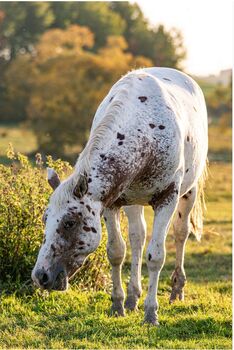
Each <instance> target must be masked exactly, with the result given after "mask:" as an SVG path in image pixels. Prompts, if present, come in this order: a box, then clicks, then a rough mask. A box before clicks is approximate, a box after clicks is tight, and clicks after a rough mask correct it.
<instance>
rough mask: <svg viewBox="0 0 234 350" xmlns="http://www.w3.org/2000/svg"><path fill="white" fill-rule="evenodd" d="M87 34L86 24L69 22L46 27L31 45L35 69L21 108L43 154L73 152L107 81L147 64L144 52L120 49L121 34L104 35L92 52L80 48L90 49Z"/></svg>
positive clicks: (81, 143)
mask: <svg viewBox="0 0 234 350" xmlns="http://www.w3.org/2000/svg"><path fill="white" fill-rule="evenodd" d="M73 34H74V36H75V38H74V40H73V37H72V35H73ZM92 39H93V35H92V33H91V32H90V31H89V30H88V29H87V28H85V27H79V26H75V25H72V26H70V27H68V28H67V29H66V30H61V29H51V30H50V31H47V32H46V33H45V34H43V35H42V37H41V40H40V41H39V43H38V45H37V46H36V52H37V56H36V57H35V58H34V59H33V65H34V70H36V71H37V74H35V75H34V79H35V80H34V82H33V89H32V91H31V95H30V101H29V104H28V107H27V112H28V115H29V118H30V120H31V126H32V128H33V129H34V130H35V133H36V135H37V138H38V144H39V147H40V150H42V151H43V152H44V153H50V154H53V155H55V156H62V157H66V158H69V157H70V159H72V157H73V153H74V154H75V156H77V154H78V152H79V151H80V148H81V147H83V146H84V145H85V143H86V141H87V138H88V132H89V129H90V126H91V121H92V118H93V116H94V114H95V111H96V109H97V106H98V104H99V103H100V101H101V100H102V98H103V97H104V96H105V94H106V93H107V92H108V90H109V88H110V87H111V85H112V84H113V83H114V82H115V81H116V80H117V79H119V77H120V76H121V75H122V74H124V73H125V72H126V71H128V70H129V69H130V68H131V67H133V66H136V65H137V64H140V65H144V66H150V65H152V62H151V61H150V60H148V59H146V58H144V57H134V56H133V55H132V54H131V53H125V50H126V48H127V43H126V41H125V39H124V38H123V37H116V36H110V37H108V38H107V45H106V46H105V47H103V48H101V49H100V50H99V51H98V52H97V53H92V52H88V51H86V50H85V47H87V46H89V47H90V48H91V46H92ZM64 87H65V88H64ZM73 159H74V158H73Z"/></svg>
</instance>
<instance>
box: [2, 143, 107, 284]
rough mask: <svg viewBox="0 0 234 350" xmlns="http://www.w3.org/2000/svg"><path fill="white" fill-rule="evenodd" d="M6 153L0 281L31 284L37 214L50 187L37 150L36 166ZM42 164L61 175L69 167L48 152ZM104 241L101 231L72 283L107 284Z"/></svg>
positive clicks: (40, 226) (38, 239)
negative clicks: (7, 162)
mask: <svg viewBox="0 0 234 350" xmlns="http://www.w3.org/2000/svg"><path fill="white" fill-rule="evenodd" d="M7 156H8V158H10V159H11V161H12V163H11V166H9V167H8V166H4V165H2V164H0V283H1V285H2V286H6V284H7V286H8V287H9V286H10V285H11V286H13V285H14V284H22V283H23V284H25V283H26V282H27V283H29V284H31V282H30V281H31V280H30V276H31V271H32V268H33V266H34V264H35V262H36V258H37V254H38V251H39V248H40V245H41V242H42V239H43V229H44V228H43V224H42V220H41V218H42V214H43V212H44V209H45V206H46V204H47V202H48V198H49V195H50V194H51V189H50V187H49V185H48V184H47V181H46V175H45V170H44V167H43V162H42V159H41V156H40V154H37V155H36V166H34V165H33V164H31V163H30V162H29V160H28V158H27V157H25V156H24V155H22V154H20V153H18V154H15V153H14V150H13V149H12V147H9V149H8V153H7ZM46 164H47V165H48V166H50V167H54V168H55V170H56V171H57V172H58V173H59V175H60V177H61V178H63V177H64V176H65V175H67V173H68V172H70V171H71V166H70V165H69V163H67V162H63V161H61V160H60V159H59V160H56V161H54V160H53V159H52V157H50V156H49V157H47V161H46ZM105 241H106V239H105V235H104V239H103V240H102V243H101V245H100V247H99V248H98V250H97V251H96V252H95V253H94V254H93V255H91V256H90V258H89V259H87V262H86V263H85V265H84V267H82V268H81V270H80V271H79V272H78V274H77V276H76V278H75V279H74V282H75V284H76V285H79V286H82V287H87V288H94V289H99V288H102V289H103V288H104V287H105V286H107V285H108V283H107V282H108V279H107V271H108V270H109V268H108V262H107V259H106V253H105Z"/></svg>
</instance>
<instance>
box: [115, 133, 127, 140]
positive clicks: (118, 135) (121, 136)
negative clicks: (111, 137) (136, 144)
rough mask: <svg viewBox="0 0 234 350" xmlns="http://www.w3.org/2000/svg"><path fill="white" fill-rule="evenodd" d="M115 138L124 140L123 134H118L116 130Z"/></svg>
mask: <svg viewBox="0 0 234 350" xmlns="http://www.w3.org/2000/svg"><path fill="white" fill-rule="evenodd" d="M117 139H119V140H124V139H125V136H124V135H123V134H120V133H119V132H117Z"/></svg>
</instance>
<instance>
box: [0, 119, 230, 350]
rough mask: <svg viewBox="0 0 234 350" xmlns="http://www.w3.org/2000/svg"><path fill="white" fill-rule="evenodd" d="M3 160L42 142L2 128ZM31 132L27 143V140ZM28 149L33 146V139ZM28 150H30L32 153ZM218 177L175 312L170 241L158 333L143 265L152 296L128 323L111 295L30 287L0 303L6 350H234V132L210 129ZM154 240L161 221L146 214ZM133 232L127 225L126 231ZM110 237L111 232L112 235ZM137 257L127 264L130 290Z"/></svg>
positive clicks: (212, 181) (0, 341)
mask: <svg viewBox="0 0 234 350" xmlns="http://www.w3.org/2000/svg"><path fill="white" fill-rule="evenodd" d="M0 133H1V135H3V137H1V142H0V157H1V161H3V162H6V159H5V156H4V154H5V148H6V146H7V143H8V142H9V141H11V142H13V145H14V146H15V148H16V149H17V150H19V151H21V152H26V153H33V151H34V149H36V143H35V139H34V137H33V134H31V133H30V131H27V130H25V129H24V128H16V127H13V126H12V127H9V126H2V127H1V128H0ZM21 133H24V134H23V135H24V136H23V137H22V134H21ZM25 139H27V142H26V144H25V141H23V140H25ZM25 147H26V148H25ZM210 158H211V160H212V161H211V163H210V175H209V181H208V183H207V188H206V197H207V200H206V202H207V212H206V214H205V228H204V234H203V237H202V240H201V242H200V243H199V242H197V241H196V240H195V239H194V238H193V237H192V236H191V237H190V238H189V240H188V243H187V247H186V256H185V270H186V274H187V280H188V281H187V284H186V289H185V301H184V302H180V301H177V302H175V303H174V304H173V305H169V295H170V289H171V287H170V275H171V273H172V271H173V268H174V262H175V247H174V239H173V235H172V231H171V230H170V232H169V234H168V237H167V258H166V263H165V266H164V268H163V270H162V273H161V278H160V282H159V296H158V299H159V303H160V309H159V322H160V326H159V327H158V328H156V327H153V326H148V325H143V324H142V320H143V302H144V298H145V295H146V289H147V282H148V275H147V268H146V264H145V261H144V262H143V273H142V283H143V289H144V293H143V295H142V297H141V299H140V303H139V310H138V311H137V312H132V313H127V315H126V317H124V318H123V317H120V318H115V317H112V316H110V313H109V310H110V306H111V301H110V294H108V293H107V292H104V291H98V292H95V291H91V290H79V289H78V288H77V287H75V286H71V287H70V289H69V291H68V292H66V293H61V292H53V293H51V294H46V293H44V294H41V293H39V292H38V291H35V292H34V293H32V294H31V293H27V290H25V291H24V289H23V288H21V289H20V290H16V291H15V292H11V293H9V292H8V291H7V290H5V291H3V292H2V294H1V299H0V348H9V347H11V348H82V349H87V348H88V349H100V348H102V349H105V348H110V349H114V348H116V349H129V348H137V349H145V348H163V349H168V348H170V349H231V348H232V339H231V338H232V325H231V321H232V283H231V278H232V258H231V257H232V206H231V200H232V196H231V190H232V188H231V177H232V175H231V163H230V160H231V130H230V129H227V130H225V131H222V130H220V128H218V127H215V126H214V127H211V128H210ZM145 216H146V221H147V224H148V236H147V237H148V239H149V237H150V232H151V228H152V221H153V215H152V210H151V208H150V207H146V209H145ZM123 226H124V227H126V225H125V224H124V225H123ZM105 234H106V233H105V232H104V235H105ZM129 271H130V252H129V250H128V253H127V256H126V261H125V264H124V271H123V280H124V286H125V288H126V285H127V281H128V278H129Z"/></svg>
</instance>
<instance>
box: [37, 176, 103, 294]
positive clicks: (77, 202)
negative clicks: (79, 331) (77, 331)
mask: <svg viewBox="0 0 234 350" xmlns="http://www.w3.org/2000/svg"><path fill="white" fill-rule="evenodd" d="M48 181H49V183H50V185H51V187H52V188H53V189H54V192H53V194H52V195H51V198H50V201H49V205H48V207H47V209H46V210H45V213H44V215H43V221H44V223H45V235H44V240H43V243H42V246H41V248H40V251H39V254H38V258H37V262H36V265H35V267H34V269H33V271H32V279H33V281H34V282H35V283H36V284H37V285H38V286H39V287H40V288H42V289H48V290H50V289H55V290H65V289H67V286H68V279H69V278H70V277H71V276H72V275H74V274H75V273H76V271H77V270H78V268H79V267H80V266H81V265H82V263H83V262H84V260H85V258H86V257H87V256H88V255H89V254H90V253H92V252H93V251H94V250H95V249H96V248H97V247H98V245H99V242H100V239H101V222H100V211H101V204H100V202H94V201H92V200H91V199H90V195H89V194H87V191H88V182H87V178H86V176H83V175H80V176H79V179H78V180H77V178H76V179H75V176H71V177H70V178H68V179H67V180H66V181H63V182H62V183H60V180H59V177H58V175H57V174H56V172H55V171H54V170H53V169H48Z"/></svg>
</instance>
